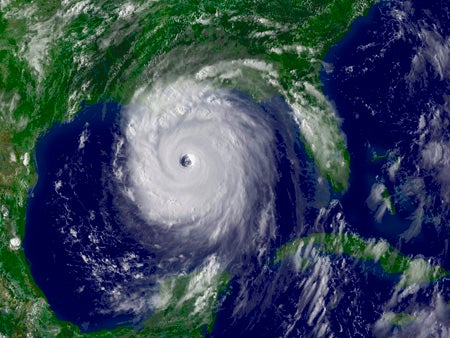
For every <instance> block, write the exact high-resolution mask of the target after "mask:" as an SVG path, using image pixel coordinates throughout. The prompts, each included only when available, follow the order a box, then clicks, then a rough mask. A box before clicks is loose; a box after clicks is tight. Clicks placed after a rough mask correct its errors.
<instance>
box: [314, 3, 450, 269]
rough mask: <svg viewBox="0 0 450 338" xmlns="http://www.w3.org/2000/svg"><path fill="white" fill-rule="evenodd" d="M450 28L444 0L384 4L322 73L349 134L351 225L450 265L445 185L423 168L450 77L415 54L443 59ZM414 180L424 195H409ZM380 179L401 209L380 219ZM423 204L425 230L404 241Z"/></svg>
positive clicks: (346, 203) (444, 134)
mask: <svg viewBox="0 0 450 338" xmlns="http://www.w3.org/2000/svg"><path fill="white" fill-rule="evenodd" d="M449 29H450V25H449V21H448V10H447V11H446V7H445V6H443V3H442V2H440V1H437V2H429V1H413V2H401V1H387V2H381V3H379V4H377V5H375V6H374V7H373V8H372V9H371V10H370V12H369V15H368V16H366V17H364V18H360V19H357V20H356V21H355V23H354V24H353V26H352V29H351V32H350V33H349V34H347V35H346V37H344V39H342V41H340V42H339V43H338V44H337V45H336V46H335V47H333V48H332V49H331V50H330V52H329V53H328V54H327V56H326V58H325V62H327V63H329V64H330V65H332V66H331V68H332V69H333V70H332V71H331V72H330V71H329V69H330V68H329V67H326V68H324V70H323V71H322V74H321V81H322V83H323V90H324V92H325V94H326V95H327V96H328V97H329V98H330V100H331V101H332V102H333V103H334V104H335V106H336V109H337V112H338V114H339V116H340V117H341V118H342V120H343V124H342V128H343V130H344V132H345V133H346V135H347V144H348V149H349V152H350V157H351V176H350V188H349V190H348V192H347V193H346V194H345V195H344V196H343V197H342V199H341V202H342V205H343V208H344V211H345V215H346V217H347V218H348V220H349V223H350V224H351V225H352V226H353V227H354V228H355V230H356V231H357V232H358V233H360V234H361V235H363V236H365V237H368V238H370V237H377V238H378V237H381V238H385V239H387V240H389V242H390V243H391V244H392V245H394V246H397V247H398V248H399V249H401V251H402V252H403V253H405V254H411V255H418V254H422V255H425V256H428V257H437V258H439V259H441V260H442V262H443V263H444V264H445V267H446V268H449V267H450V265H449V264H450V261H449V258H448V257H447V256H448V255H447V254H446V253H447V249H446V248H447V246H448V239H447V238H448V226H447V225H446V224H448V222H449V219H448V216H449V215H448V211H447V209H446V207H445V206H444V205H443V203H445V202H444V201H443V200H442V201H441V198H439V196H438V195H439V190H440V189H441V187H443V185H442V184H441V182H437V181H436V180H435V179H434V178H435V177H436V176H437V175H438V173H437V172H435V171H433V169H428V168H425V167H424V164H423V160H422V158H421V156H422V155H421V154H422V152H423V148H421V145H420V143H421V142H422V141H421V140H423V139H425V140H426V139H428V138H429V137H430V136H429V135H430V134H432V133H433V131H432V130H431V127H428V123H429V122H428V121H430V120H431V118H432V117H433V115H434V114H435V112H436V111H442V112H443V114H446V109H447V108H445V106H446V103H445V97H446V95H448V79H447V78H445V75H444V77H442V76H441V75H439V74H438V73H437V70H436V69H435V66H434V65H433V64H432V63H429V62H427V60H425V61H424V67H423V69H420V70H418V69H415V68H414V62H415V61H414V58H416V59H419V60H421V58H425V57H426V55H427V53H430V55H432V56H434V57H436V58H439V48H446V47H445V43H444V45H441V43H443V40H445V36H448V32H449ZM427 34H429V37H428V38H427ZM440 38H442V39H443V40H442V41H441V40H440ZM427 39H428V40H427ZM427 48H428V49H427ZM430 48H431V49H430ZM433 48H435V49H434V50H433ZM444 62H445V61H444ZM444 67H445V66H444ZM326 69H328V71H326ZM444 72H445V71H444ZM447 74H448V73H447ZM421 119H423V120H425V121H427V126H426V127H425V128H424V130H420V128H419V126H420V120H421ZM430 125H431V123H430ZM443 128H444V129H442V130H439V132H440V133H441V135H440V136H439V142H442V141H445V140H446V139H447V138H448V130H445V128H446V127H445V124H443ZM376 156H378V157H379V159H376V158H375V157H376ZM399 158H401V166H400V170H398V172H397V173H396V175H394V176H392V177H391V176H390V175H389V171H388V169H389V166H391V165H392V164H393V163H394V162H395V161H396V160H397V159H399ZM408 182H409V183H410V184H412V185H417V184H418V182H420V183H421V184H422V182H423V188H421V192H422V193H423V196H419V195H420V194H419V193H417V194H407V193H405V186H406V184H408ZM376 183H382V184H384V185H385V187H386V188H387V191H388V192H389V194H390V195H391V198H392V201H393V204H394V206H395V209H396V210H395V214H394V215H392V214H391V213H390V212H389V211H386V212H385V213H384V216H383V217H382V219H381V221H377V220H376V219H375V217H374V213H373V212H371V211H370V210H368V206H367V199H368V197H369V195H370V192H371V187H372V185H373V184H376ZM444 183H445V182H444ZM444 189H445V187H444ZM424 200H432V202H430V203H428V202H423V201H424ZM421 203H423V204H425V207H424V216H423V218H422V219H421V229H420V231H419V233H417V234H416V235H415V236H413V238H411V239H405V236H404V233H405V232H406V231H407V230H408V229H409V227H410V226H411V223H412V222H413V221H414V212H415V211H416V210H418V209H419V208H420V207H421ZM436 214H441V215H442V219H441V221H440V223H439V224H435V223H433V221H432V220H433V218H435V216H436Z"/></svg>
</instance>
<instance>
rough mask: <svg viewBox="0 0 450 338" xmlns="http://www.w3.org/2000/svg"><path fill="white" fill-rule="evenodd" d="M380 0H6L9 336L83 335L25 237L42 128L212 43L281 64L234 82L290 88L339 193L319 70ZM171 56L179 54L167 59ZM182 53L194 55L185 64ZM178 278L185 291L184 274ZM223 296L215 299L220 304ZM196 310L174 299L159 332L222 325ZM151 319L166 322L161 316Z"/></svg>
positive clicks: (2, 289) (0, 238)
mask: <svg viewBox="0 0 450 338" xmlns="http://www.w3.org/2000/svg"><path fill="white" fill-rule="evenodd" d="M373 3H375V0H334V1H324V0H304V1H289V0H277V1H256V2H255V1H229V0H225V1H220V2H217V1H176V0H174V1H161V2H148V3H145V2H142V1H136V2H135V3H132V2H126V3H125V2H123V3H120V2H118V1H97V2H95V3H94V2H92V3H91V2H89V1H84V2H71V1H64V2H60V1H54V0H50V1H42V0H38V1H33V2H25V1H17V0H16V1H15V0H11V1H2V3H1V10H0V60H1V62H0V187H1V195H0V210H1V216H0V262H1V263H0V334H2V335H6V336H9V337H25V336H27V335H31V336H34V337H78V336H82V334H81V333H80V331H79V329H78V328H77V327H75V326H74V325H72V324H70V323H67V322H63V321H60V320H58V319H57V318H56V316H55V315H54V313H53V312H52V311H51V309H50V307H49V305H48V304H47V302H46V300H45V296H44V295H43V294H42V292H41V291H40V290H39V288H38V287H37V286H36V285H35V284H34V282H33V279H32V276H31V274H30V270H29V266H28V264H27V262H26V259H25V256H24V253H23V249H22V247H21V245H20V241H21V240H22V239H23V236H24V233H25V208H26V200H27V196H28V192H29V190H30V188H32V187H33V185H34V184H35V182H36V180H37V175H36V168H35V167H34V165H33V159H34V147H35V144H36V141H37V139H38V137H39V135H41V134H42V133H44V132H45V131H46V130H48V128H50V127H51V126H52V125H54V124H55V123H57V122H61V121H68V120H70V119H71V118H72V117H73V116H74V115H75V114H76V113H77V112H78V111H79V110H80V108H81V103H82V102H85V103H86V104H93V103H98V102H104V101H107V100H114V101H116V102H119V103H123V104H126V103H127V102H129V100H130V99H131V96H132V95H133V93H134V92H135V90H136V89H137V88H138V87H139V86H141V84H142V83H143V82H145V83H148V84H149V85H152V84H153V83H154V82H155V81H157V80H158V79H159V77H160V76H161V74H157V72H154V69H158V68H164V67H167V69H172V68H174V69H175V70H176V71H178V72H179V73H178V74H189V73H192V74H194V73H195V72H197V71H198V70H199V69H200V68H201V67H202V66H203V64H202V62H200V61H199V60H198V59H195V58H190V55H192V53H194V52H195V51H196V50H204V51H206V54H203V55H202V57H204V60H206V61H207V62H209V60H213V59H214V58H216V59H217V60H218V61H219V60H223V59H224V58H225V59H228V60H231V59H246V58H250V59H256V60H263V61H264V62H266V63H270V64H272V65H273V66H272V67H273V71H274V72H276V74H277V78H276V79H273V80H274V81H275V80H276V81H275V82H276V83H274V84H273V85H265V86H263V84H262V83H261V86H259V84H258V83H255V84H253V86H254V87H255V88H253V91H252V88H251V85H252V82H251V81H249V82H248V83H247V84H242V83H243V81H242V80H239V79H238V80H234V83H233V79H231V80H229V85H230V86H232V85H236V86H237V87H239V84H242V87H243V88H244V89H246V91H248V92H249V93H250V94H252V95H254V97H256V98H258V95H257V94H258V93H259V92H260V90H261V89H260V88H262V87H264V88H265V89H264V90H263V92H264V93H268V92H270V91H273V92H274V93H275V92H276V93H281V94H282V95H283V96H284V97H285V98H286V100H287V101H288V102H289V103H290V104H291V106H292V107H293V108H294V109H295V111H296V115H295V117H296V119H297V120H298V122H299V124H300V125H301V132H302V133H301V134H302V137H303V141H304V142H305V144H306V147H307V149H308V152H309V154H310V155H311V157H312V158H313V159H314V161H315V163H316V164H317V166H318V168H319V169H320V171H321V173H322V175H323V176H324V177H326V178H328V179H329V181H330V182H331V184H332V187H333V189H334V190H336V191H342V190H344V189H345V188H346V187H347V181H348V177H349V155H348V152H347V150H346V145H345V139H344V136H343V134H342V132H341V131H340V128H339V122H338V119H337V118H336V116H335V113H334V111H333V109H332V107H331V106H330V104H329V103H328V101H327V100H326V98H325V97H324V96H323V94H322V92H321V85H320V81H319V70H320V68H321V67H322V59H323V57H324V56H325V54H326V52H327V51H328V50H329V48H330V47H331V46H332V45H333V44H335V43H336V42H337V41H338V40H339V39H340V38H341V37H342V36H343V35H344V34H345V33H346V32H347V31H348V29H349V27H350V25H351V23H352V22H353V21H354V19H355V18H356V17H358V16H361V15H364V14H365V13H366V12H367V10H368V8H369V7H370V6H371V5H372V4H373ZM126 4H131V5H132V6H131V9H130V13H129V14H128V15H125V14H123V13H126V11H127V8H128V7H126ZM271 32H273V33H271ZM177 52H178V54H177ZM171 53H173V55H176V56H177V57H176V58H173V59H168V58H167V56H168V55H169V56H170V55H171ZM180 56H181V57H182V59H181V60H186V62H180V58H179V57H180ZM152 72H153V73H152ZM173 74H175V75H177V74H176V73H173ZM260 81H261V80H260ZM225 84H226V83H225ZM179 283H181V284H180V288H181V289H182V286H181V285H182V284H183V279H181V280H180V281H179ZM175 284H177V282H175ZM219 284H220V285H224V284H226V283H225V282H224V281H222V282H220V283H219ZM218 290H220V287H219V289H218ZM174 297H175V296H174ZM175 299H176V298H175ZM175 299H174V301H173V302H172V303H171V304H175V303H176V302H175ZM214 302H215V301H212V300H211V303H210V304H211V306H210V307H208V311H210V313H213V312H214V310H213V306H212V304H213V303H214ZM188 309H189V305H188V304H186V305H183V306H181V308H179V307H176V306H169V307H167V308H166V309H164V310H162V312H161V313H160V314H157V315H155V317H154V318H160V319H161V320H162V321H163V320H166V321H167V326H164V325H162V324H161V325H160V326H158V327H159V328H160V329H161V331H160V332H163V331H164V330H165V329H166V328H167V329H168V330H177V331H176V332H180V330H182V329H183V330H185V331H184V332H186V334H187V335H188V334H189V332H190V331H189V330H193V331H192V332H195V334H198V332H199V331H198V330H199V327H200V326H198V325H206V326H207V327H208V328H210V327H211V325H212V324H211V323H213V319H214V316H213V315H211V316H206V317H202V320H201V321H194V322H195V323H198V325H197V324H195V325H194V324H193V322H190V321H186V320H185V319H183V318H181V319H180V318H179V317H177V316H182V317H183V316H185V314H186V311H187V310H188ZM157 316H159V317H157ZM177 318H178V319H177ZM169 319H170V320H169ZM206 321H209V323H208V324H206ZM200 322H201V323H200ZM148 325H154V326H155V325H156V322H155V320H154V319H153V320H152V319H150V320H149V322H148ZM155 327H156V326H155ZM148 332H149V331H140V332H135V330H134V329H133V328H118V329H116V330H112V331H101V332H97V333H91V334H88V336H93V337H117V336H133V337H135V336H139V335H140V334H142V335H143V336H146V337H148V336H149V333H148ZM170 332H175V331H170ZM193 334H194V333H193ZM150 336H151V335H150Z"/></svg>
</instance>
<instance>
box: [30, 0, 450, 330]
mask: <svg viewBox="0 0 450 338" xmlns="http://www.w3.org/2000/svg"><path fill="white" fill-rule="evenodd" d="M412 4H413V6H414V8H415V11H414V14H411V17H410V20H413V21H417V22H420V21H426V20H429V21H430V22H433V21H436V20H437V21H439V23H440V24H441V27H442V30H443V31H442V34H446V35H447V36H448V35H449V32H450V20H448V12H445V11H442V10H441V9H442V6H443V4H442V2H441V1H436V2H431V1H413V2H412ZM401 5H402V4H401V3H400V2H395V1H390V2H382V3H380V4H378V5H376V6H374V7H373V8H372V9H371V11H370V12H369V15H368V16H366V17H364V18H361V19H358V20H356V22H355V23H354V24H353V25H352V27H351V31H350V32H349V33H348V34H347V35H346V36H345V37H344V39H343V40H342V41H341V42H340V43H339V44H338V45H336V46H335V47H334V48H332V49H331V50H330V51H329V53H328V55H327V56H326V58H325V61H326V62H327V63H329V64H331V65H332V68H333V71H332V72H326V71H325V69H324V70H323V71H322V73H321V81H322V83H323V90H324V92H325V94H326V95H327V96H328V97H329V98H330V100H332V101H333V102H334V104H335V106H336V109H337V112H338V114H339V116H340V117H342V119H343V124H342V128H343V130H344V132H345V134H346V136H347V144H348V149H349V152H350V157H351V176H350V188H349V190H348V191H347V192H346V193H345V194H336V195H334V196H331V198H336V199H339V200H340V204H338V205H336V206H334V207H333V208H331V210H330V214H329V216H328V218H326V219H324V220H322V222H323V226H321V229H322V230H324V229H328V228H327V224H326V223H327V222H329V224H331V223H332V222H333V221H334V219H335V216H336V215H337V214H338V213H343V214H344V217H345V218H346V220H347V221H348V229H347V230H348V231H352V232H355V233H357V234H359V235H360V236H362V237H364V238H383V239H386V240H388V241H389V242H390V243H391V244H392V245H393V246H396V247H397V248H398V249H399V250H400V251H401V252H403V253H405V254H410V255H424V256H425V257H434V258H436V259H437V261H438V262H440V263H441V264H442V265H444V266H445V267H446V268H447V269H450V258H449V257H447V251H446V249H445V248H446V245H447V243H448V228H446V227H441V228H437V227H436V226H434V225H432V224H431V223H430V222H428V223H427V222H425V223H424V226H423V228H422V231H421V232H420V234H419V235H418V236H417V237H415V238H413V239H412V240H410V241H404V240H402V239H401V234H402V233H403V232H404V231H406V230H407V229H408V227H409V226H410V224H411V219H410V218H409V216H410V214H411V212H412V211H413V210H415V208H416V207H417V201H416V200H414V199H413V198H411V199H410V200H407V199H406V200H405V199H402V202H401V204H399V203H398V202H397V201H398V200H399V199H400V195H399V194H398V193H397V192H398V187H397V185H398V184H399V182H398V181H396V180H394V181H392V180H389V179H388V178H387V177H383V175H386V174H385V170H384V168H385V166H386V163H387V162H386V161H388V160H392V158H389V156H390V155H387V154H388V152H389V151H390V150H391V149H393V148H395V149H397V150H398V151H399V152H400V153H403V154H409V153H414V151H415V149H414V137H415V134H414V133H413V132H412V131H414V130H415V129H417V124H418V119H419V117H420V115H421V114H422V113H423V112H424V111H427V109H429V102H430V100H429V99H430V98H432V100H434V101H435V102H438V103H439V102H441V101H442V94H443V90H444V89H442V81H440V80H439V79H438V78H433V77H429V78H428V79H427V81H428V83H427V85H426V86H424V87H423V88H422V89H421V91H420V95H418V94H417V92H415V93H414V94H413V95H412V94H411V91H410V87H409V84H408V82H407V80H406V79H405V74H407V73H408V72H409V68H410V66H411V59H412V57H413V55H414V53H415V52H416V45H417V43H419V42H418V40H417V38H415V36H414V35H413V34H411V35H410V36H408V35H407V36H406V37H405V38H404V39H397V40H395V39H391V40H392V41H391V40H389V37H390V34H392V32H393V31H395V30H397V29H398V27H397V25H398V23H396V21H395V20H393V17H392V11H393V10H395V9H396V8H397V7H401ZM445 13H447V14H445ZM387 41H390V42H389V43H388V44H387V43H386V42H387ZM327 69H328V67H327ZM350 69H352V71H351V72H350V71H349V70H350ZM424 98H426V99H424ZM262 108H263V110H264V111H265V112H267V113H268V114H269V115H270V116H272V118H273V122H274V132H275V135H276V137H277V140H278V147H277V149H276V150H275V152H276V159H277V165H278V170H279V172H280V174H281V175H280V177H281V178H280V181H279V182H278V184H277V186H276V187H275V188H274V192H275V195H276V212H277V224H279V225H280V229H279V232H278V237H277V238H276V239H275V241H274V243H273V248H276V247H279V246H280V245H282V244H284V243H286V242H287V241H289V240H292V239H294V238H296V237H298V236H302V235H307V234H308V233H310V232H315V231H317V230H318V228H317V224H315V220H316V217H317V215H318V210H319V208H320V207H326V206H327V205H326V203H328V202H329V200H330V195H329V194H330V193H329V192H328V191H326V192H325V191H320V190H318V189H319V188H318V187H317V186H316V183H315V182H316V181H317V172H316V170H315V169H314V167H313V164H312V162H311V160H310V159H309V158H308V156H307V155H306V152H305V149H304V147H303V145H302V144H301V143H300V142H299V141H298V140H300V139H301V137H300V135H299V134H298V130H296V128H295V126H294V123H293V121H291V120H290V119H289V118H286V117H283V116H288V115H289V114H288V113H289V112H288V110H289V108H288V107H287V106H286V104H285V103H284V101H283V100H282V99H280V98H278V97H274V98H272V99H270V100H268V101H266V102H265V103H264V104H262ZM120 112H121V106H120V105H119V104H117V103H114V102H107V103H101V104H96V105H92V106H84V107H83V109H82V110H81V112H80V113H79V114H77V116H76V117H75V118H74V120H73V121H71V122H69V123H62V124H56V125H54V126H53V127H52V128H50V129H49V130H48V131H47V132H46V133H45V134H44V135H42V136H41V137H40V138H39V140H38V142H37V145H36V152H35V161H36V167H37V172H38V177H39V179H38V182H37V184H36V186H35V187H34V188H33V189H32V190H31V191H30V196H29V200H28V205H27V226H26V234H25V240H24V248H25V254H26V257H27V259H28V261H29V263H30V266H31V272H32V275H33V277H34V279H35V281H36V283H37V285H38V286H39V287H40V288H41V289H42V291H43V292H44V294H45V296H46V297H47V299H48V301H49V304H50V306H51V308H52V309H53V310H54V311H55V313H56V314H57V316H58V318H60V319H63V320H67V321H70V322H73V323H75V324H76V325H78V326H79V327H80V328H81V329H82V330H83V331H95V330H99V329H104V328H113V327H117V326H120V325H137V324H138V322H139V320H141V319H142V318H144V317H145V315H150V314H142V316H143V317H142V318H141V317H140V318H136V316H135V314H133V313H125V314H124V313H122V314H120V315H116V314H114V312H111V311H110V309H109V308H108V306H107V305H105V304H106V303H105V298H104V295H103V293H102V291H101V289H99V287H108V288H114V287H115V286H116V285H122V284H124V283H131V281H132V277H131V276H132V274H133V273H140V272H143V273H151V272H152V269H154V267H153V266H151V265H146V263H145V262H147V261H151V260H152V257H153V256H152V253H151V252H149V251H148V249H146V248H144V247H143V246H141V245H140V244H139V243H138V242H137V241H136V238H135V237H133V236H132V235H131V234H129V233H127V231H126V230H124V229H125V228H124V224H123V222H124V217H123V215H119V212H118V211H117V210H115V208H116V205H117V200H116V199H117V196H116V194H115V193H116V190H115V188H114V183H113V181H112V180H111V178H110V176H109V175H111V174H110V172H111V168H110V167H111V161H112V160H113V157H114V151H115V149H114V144H115V142H116V140H117V137H119V136H120V135H121V131H120V119H121V114H120ZM280 126H281V127H280ZM83 133H84V134H83ZM80 135H85V136H86V137H87V138H86V140H85V141H84V142H83V140H81V139H80ZM374 154H376V155H379V156H381V159H379V160H376V161H374V160H373V157H374ZM385 155H386V156H385ZM383 156H385V157H383ZM293 158H295V160H294V161H293ZM402 166H404V169H403V170H404V171H405V173H408V172H409V171H411V172H414V171H416V170H417V167H416V158H415V157H413V156H411V157H407V156H404V159H403V160H402ZM108 173H109V174H108ZM379 182H383V184H385V185H386V188H387V190H388V191H389V192H390V194H391V195H392V200H393V202H394V205H395V206H396V213H395V214H394V215H391V214H390V213H389V212H388V211H387V212H386V213H385V215H384V216H383V218H382V221H381V222H377V221H376V220H375V219H374V214H373V212H371V211H370V210H369V209H368V208H367V205H366V200H367V197H368V196H369V194H370V190H371V187H372V185H373V184H374V183H379ZM425 182H426V183H427V185H426V187H425V189H427V193H428V194H430V195H432V194H433V192H434V191H435V190H436V189H437V187H436V186H435V182H434V181H433V180H425ZM318 199H320V202H318V201H317V200H318ZM441 208H442V206H441V205H439V202H436V205H435V210H431V211H428V212H432V211H433V212H435V213H439V212H440V210H441ZM445 216H447V215H445ZM125 221H126V220H125ZM446 221H447V222H448V223H450V219H447V220H446ZM74 225H76V229H77V231H75V230H74ZM93 234H94V235H95V236H94V237H92V236H93ZM93 238H95V240H93ZM81 252H82V253H89V255H81V254H80V253H81ZM130 253H133V254H135V255H136V256H138V257H140V260H141V262H142V263H143V265H142V266H139V265H135V266H136V267H134V268H132V270H131V271H130V274H128V275H124V274H122V273H118V272H117V271H115V270H114V269H111V271H109V272H106V273H105V272H103V276H107V279H106V280H105V279H103V280H98V279H96V272H95V269H89V270H87V269H86V267H87V266H89V264H93V263H95V264H98V266H99V269H100V268H107V267H108V264H109V265H114V264H118V259H119V258H120V257H124V256H127V255H128V254H130ZM272 253H273V252H272ZM94 258H95V259H94ZM349 260H350V258H349V257H345V256H344V257H342V256H336V257H334V256H333V257H332V259H331V264H332V265H333V267H334V269H336V270H337V271H339V269H340V267H341V266H344V265H346V266H347V265H348V261H349ZM244 263H245V264H244ZM350 263H351V264H350V266H351V268H349V269H348V270H344V269H343V270H342V273H341V274H338V275H335V276H334V277H333V278H334V279H333V280H332V281H331V282H330V283H332V285H334V286H333V287H332V288H334V289H335V290H336V292H341V299H340V301H339V302H338V303H337V304H336V305H335V306H334V307H333V308H330V309H328V310H327V318H328V320H329V323H330V327H331V330H332V331H333V332H335V336H336V337H349V336H356V335H357V334H360V335H361V336H366V337H368V336H371V335H372V331H371V328H370V327H371V325H372V324H373V323H374V321H375V320H376V319H377V318H379V317H380V315H381V313H382V312H383V306H384V305H385V303H386V302H387V301H388V299H389V297H390V296H391V290H392V288H393V287H394V286H395V285H396V283H397V282H398V280H399V277H400V276H396V275H395V276H392V275H387V274H386V273H385V272H383V271H382V270H381V268H380V267H379V266H378V265H377V264H370V263H367V264H356V263H354V262H352V261H351V260H350ZM353 263H354V264H353ZM244 265H245V269H244V268H243V271H242V275H241V276H235V277H234V278H233V280H232V283H231V286H230V288H229V290H228V295H227V296H226V297H225V298H224V301H223V303H222V305H221V307H220V308H219V309H218V314H217V322H216V325H215V327H214V330H213V333H212V336H214V337H275V336H280V335H283V333H284V332H285V330H286V324H285V322H286V318H289V317H290V316H291V315H292V314H294V313H295V312H296V309H297V307H298V304H299V299H298V295H299V294H300V293H301V292H302V287H301V285H302V284H301V283H302V281H303V280H304V279H305V278H307V276H305V275H302V274H298V275H295V274H293V273H292V271H291V270H289V266H285V265H282V266H267V265H265V266H264V267H261V266H258V263H257V262H256V258H255V257H248V258H243V266H244ZM137 266H139V267H137ZM253 269H255V271H253ZM244 277H245V281H244ZM340 278H342V279H344V278H345V279H346V280H350V281H351V282H350V283H349V284H343V283H341V281H340ZM137 287H142V288H145V285H137ZM432 287H433V286H432V285H430V287H429V288H424V289H423V290H422V291H420V292H419V293H418V294H417V295H416V296H417V299H416V301H417V302H424V303H426V302H427V292H428V291H429V290H430V288H432ZM243 288H248V290H247V291H248V293H249V294H248V302H249V303H248V306H247V310H248V311H242V313H240V314H239V315H238V316H236V315H235V313H234V310H235V306H236V302H237V300H238V298H239V295H240V291H242V289H243ZM448 289H449V288H448ZM449 290H450V289H449ZM143 296H145V294H144V295H143ZM446 296H447V299H450V294H447V295H446ZM327 301H330V302H331V295H330V296H328V298H327ZM399 311H401V309H399ZM311 330H312V328H311V327H310V326H309V324H308V314H307V312H306V311H305V312H304V313H300V316H299V318H298V320H297V322H296V327H295V331H294V332H295V333H296V334H297V336H307V335H308V334H309V333H310V332H311Z"/></svg>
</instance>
